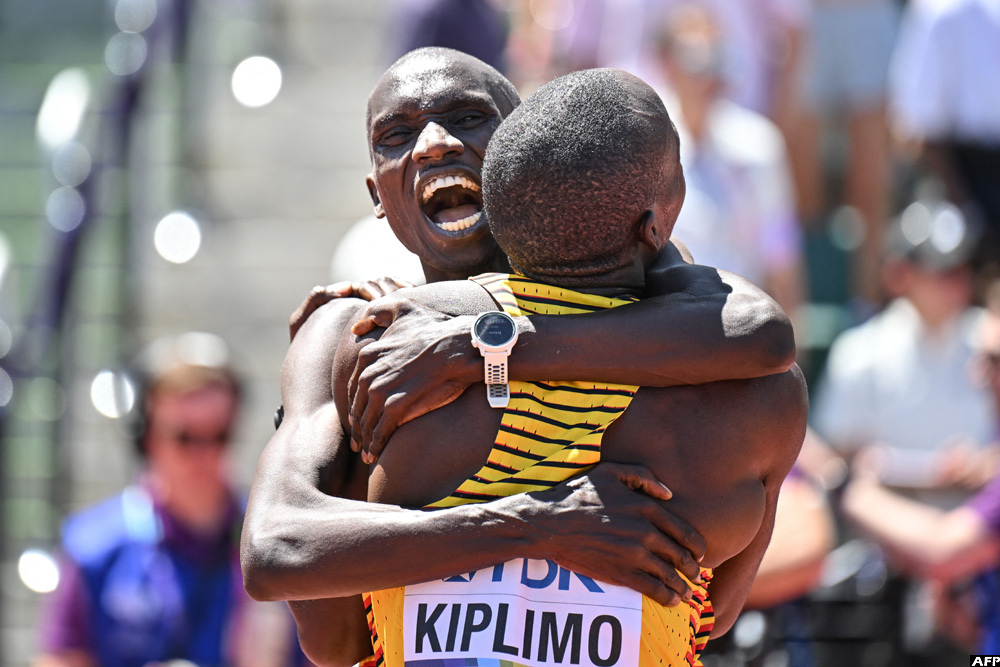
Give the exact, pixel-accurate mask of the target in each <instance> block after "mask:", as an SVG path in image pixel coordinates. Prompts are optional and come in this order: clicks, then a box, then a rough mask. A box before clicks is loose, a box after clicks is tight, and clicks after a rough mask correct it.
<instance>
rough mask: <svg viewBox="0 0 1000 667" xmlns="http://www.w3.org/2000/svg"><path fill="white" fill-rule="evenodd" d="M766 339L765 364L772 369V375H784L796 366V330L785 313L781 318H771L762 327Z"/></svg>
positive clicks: (781, 314)
mask: <svg viewBox="0 0 1000 667" xmlns="http://www.w3.org/2000/svg"><path fill="white" fill-rule="evenodd" d="M761 332H762V334H763V336H764V339H765V345H764V346H763V348H764V358H765V363H766V364H768V366H769V367H770V368H771V374H775V373H784V372H786V371H788V370H790V369H791V367H792V366H793V365H794V364H795V356H796V354H797V350H796V348H795V330H794V329H793V328H792V323H791V321H790V320H789V319H788V316H786V315H785V314H784V312H781V313H780V317H771V318H770V319H768V320H767V321H766V322H765V323H764V324H763V325H762V327H761Z"/></svg>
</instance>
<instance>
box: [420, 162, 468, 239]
mask: <svg viewBox="0 0 1000 667" xmlns="http://www.w3.org/2000/svg"><path fill="white" fill-rule="evenodd" d="M420 209H421V210H422V211H423V212H424V215H426V216H427V217H428V218H429V219H430V220H431V221H433V222H434V224H435V225H437V226H438V228H439V229H442V230H444V231H446V232H457V231H461V230H463V229H468V228H469V227H472V226H473V225H474V224H476V223H477V222H479V218H480V217H481V216H482V213H483V192H482V188H481V187H480V186H479V183H476V182H475V181H473V180H472V179H470V178H468V177H466V176H458V175H451V176H438V177H436V178H433V179H431V180H430V181H428V182H427V184H426V185H424V189H423V191H422V192H421V193H420Z"/></svg>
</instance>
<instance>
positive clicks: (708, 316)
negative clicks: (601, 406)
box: [479, 258, 795, 387]
mask: <svg viewBox="0 0 1000 667" xmlns="http://www.w3.org/2000/svg"><path fill="white" fill-rule="evenodd" d="M660 264H662V266H657V267H654V268H653V269H652V270H651V271H650V273H649V274H647V294H646V297H645V298H644V299H643V300H641V301H639V302H637V303H634V304H630V305H627V306H622V307H620V308H611V309H608V310H603V311H600V312H597V313H592V314H588V315H579V316H544V315H534V316H530V317H526V318H522V319H523V321H522V322H521V323H520V328H521V333H520V336H519V339H518V343H517V346H516V347H515V351H514V354H513V355H512V356H511V363H510V367H511V373H512V377H513V378H514V379H517V380H543V379H546V378H556V377H557V378H560V379H567V380H577V379H579V380H583V379H587V380H598V381H602V382H620V383H628V384H638V385H642V386H646V387H669V386H673V385H678V384H700V383H704V382H714V381H716V380H735V379H744V378H752V377H760V376H763V375H770V374H772V373H780V372H784V371H786V370H788V369H789V368H790V367H791V365H792V363H793V362H794V361H795V343H794V339H793V335H792V328H791V324H790V323H789V321H788V318H787V317H786V315H785V313H784V312H783V311H782V310H781V308H780V307H778V305H777V304H776V303H775V302H774V301H773V300H772V299H771V298H770V297H768V296H767V295H766V294H765V293H764V292H763V291H761V290H760V289H759V288H757V287H755V286H754V285H753V284H752V283H750V282H748V281H746V280H744V279H743V278H740V277H739V276H737V275H735V274H731V273H727V272H725V271H719V270H716V269H713V268H711V267H706V266H699V265H692V264H687V263H685V262H683V261H681V260H680V259H679V258H676V259H673V260H670V261H668V260H667V259H666V258H661V262H660ZM479 365H480V366H481V361H480V363H479ZM479 370H481V369H479Z"/></svg>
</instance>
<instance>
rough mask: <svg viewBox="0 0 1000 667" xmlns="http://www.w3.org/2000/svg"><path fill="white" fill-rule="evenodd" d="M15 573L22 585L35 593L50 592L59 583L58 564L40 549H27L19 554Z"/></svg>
mask: <svg viewBox="0 0 1000 667" xmlns="http://www.w3.org/2000/svg"><path fill="white" fill-rule="evenodd" d="M17 573H18V574H19V575H20V576H21V581H22V582H24V585H25V586H27V587H28V588H29V589H31V590H32V591H34V592H36V593H51V592H52V591H54V590H55V589H56V586H58V585H59V565H58V564H57V563H56V559H55V558H53V557H52V555H51V554H49V553H48V552H46V551H42V550H41V549H28V550H27V551H25V552H24V553H23V554H21V557H20V558H19V559H18V560H17Z"/></svg>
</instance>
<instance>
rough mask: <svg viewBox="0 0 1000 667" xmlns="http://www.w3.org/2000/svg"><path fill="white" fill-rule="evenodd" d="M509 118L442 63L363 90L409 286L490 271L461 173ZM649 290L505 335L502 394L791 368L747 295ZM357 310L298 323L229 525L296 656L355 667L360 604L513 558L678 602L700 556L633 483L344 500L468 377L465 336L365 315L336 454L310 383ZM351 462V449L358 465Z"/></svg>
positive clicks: (395, 69) (681, 528)
mask: <svg viewBox="0 0 1000 667" xmlns="http://www.w3.org/2000/svg"><path fill="white" fill-rule="evenodd" d="M518 103H519V99H518V95H517V92H516V91H515V90H514V88H513V86H511V84H510V83H509V82H508V81H506V79H504V78H503V77H502V76H501V75H500V74H499V73H498V72H496V71H495V70H493V69H492V68H490V67H488V66H486V65H484V64H483V63H481V62H479V61H477V60H475V59H474V58H471V57H469V56H465V55H463V54H460V53H457V52H454V51H449V50H444V49H422V50H419V51H416V52H413V53H411V54H408V55H407V56H404V57H403V58H402V59H401V60H400V61H398V62H397V63H396V64H394V65H393V66H392V67H391V68H390V69H389V71H388V72H386V74H385V75H384V76H383V77H382V78H381V79H380V80H379V83H378V84H377V85H376V87H375V89H374V91H373V92H372V95H371V97H370V99H369V106H368V125H369V145H370V153H371V158H372V164H373V169H372V174H371V176H369V178H368V181H367V182H368V188H369V192H370V194H371V196H372V200H373V203H374V207H375V214H376V215H377V216H378V217H385V218H386V219H387V221H388V223H389V225H390V226H391V227H392V229H393V231H394V233H395V234H396V235H397V236H398V237H399V239H400V241H402V243H403V244H404V245H405V246H406V247H407V248H408V249H409V250H411V251H412V252H414V253H415V254H417V255H418V256H419V257H420V260H421V263H422V266H423V268H424V273H425V276H426V278H427V281H428V282H437V281H441V280H447V279H464V278H467V277H469V276H471V275H476V274H479V273H483V272H488V271H504V272H506V271H509V265H508V264H507V259H506V257H505V255H504V254H503V253H502V252H501V251H500V250H499V248H498V246H497V245H496V242H495V241H494V240H493V238H492V236H491V235H490V231H489V228H488V226H487V225H486V221H485V220H484V217H483V213H482V195H481V181H480V171H481V169H482V164H483V159H484V156H485V152H486V146H487V144H488V142H489V140H490V137H491V136H492V135H493V132H494V130H495V129H496V127H497V126H498V125H499V123H500V121H501V120H502V119H503V118H504V117H505V116H506V115H507V114H508V113H510V111H511V110H513V108H514V107H515V106H517V104H518ZM650 278H651V279H650V280H647V282H648V283H650V284H656V285H658V286H659V287H658V289H659V291H660V293H659V295H656V294H654V293H650V294H648V295H646V296H648V297H649V298H646V299H644V300H643V301H642V302H640V303H636V304H631V305H627V306H622V307H620V308H615V309H613V310H611V311H606V312H601V313H597V314H593V315H582V316H580V317H545V316H532V317H517V318H514V319H515V322H516V326H517V328H518V331H519V339H518V342H517V344H516V346H515V347H514V351H513V354H512V356H511V363H510V368H509V371H510V377H511V378H513V379H526V380H530V379H539V378H545V377H566V378H571V379H572V378H587V379H590V378H594V379H598V380H602V381H608V382H631V383H633V384H641V385H647V386H665V385H672V384H680V383H698V382H707V381H714V380H722V379H729V378H747V377H756V376H763V375H767V374H770V373H777V372H782V371H784V370H786V369H787V368H788V367H789V366H790V365H791V363H792V361H793V357H794V345H793V344H792V341H791V332H790V326H789V325H788V322H787V319H786V318H785V317H784V315H783V313H781V311H780V309H778V308H777V307H776V306H775V305H774V303H773V302H772V301H771V300H770V299H769V298H768V297H766V296H765V295H764V294H763V293H762V292H760V291H759V290H757V289H756V288H754V287H753V286H752V285H749V284H748V283H746V282H745V281H742V280H741V279H739V278H738V277H735V276H730V275H726V274H722V273H720V272H716V271H715V270H714V269H708V268H707V267H697V266H692V265H689V264H686V263H684V262H682V261H680V259H679V253H678V252H677V250H676V248H674V247H673V246H670V247H668V248H667V250H665V252H664V253H663V254H662V256H661V260H660V261H658V262H657V263H656V264H655V265H654V266H653V268H652V269H651V276H650ZM653 278H655V279H653ZM365 305H366V304H364V303H363V302H359V301H358V300H356V299H338V300H336V301H335V302H333V303H331V304H329V305H326V306H324V307H322V308H320V309H319V310H317V311H316V312H315V313H314V314H313V315H312V316H311V317H309V319H308V320H307V321H306V322H305V323H304V324H303V325H302V329H301V332H300V333H299V335H298V336H296V338H295V340H294V341H293V344H292V346H291V348H290V350H289V354H288V356H287V357H286V361H285V367H284V370H283V380H282V385H283V391H282V393H283V399H284V401H285V407H286V409H287V415H286V417H285V420H284V421H283V422H282V424H281V426H280V427H279V429H278V431H277V432H276V433H275V435H274V437H273V438H272V439H271V441H270V442H269V444H268V446H267V448H266V450H265V452H264V453H263V455H262V457H261V461H260V464H259V466H258V472H257V476H256V479H255V481H254V487H253V491H252V494H251V499H250V504H249V509H248V515H247V522H246V525H245V532H244V541H243V566H244V577H245V581H246V585H247V588H248V591H249V592H250V593H251V595H253V596H254V597H256V598H260V599H284V600H290V601H293V602H292V609H293V611H294V612H295V614H296V617H297V620H298V621H299V625H300V636H302V637H303V638H304V639H305V638H308V639H309V640H310V641H309V643H305V644H304V648H305V649H306V651H307V653H308V654H309V655H310V657H312V658H313V659H314V660H316V661H317V662H321V663H323V664H351V663H353V662H355V661H357V660H359V659H361V658H363V657H364V656H366V655H368V654H369V653H370V652H371V644H370V642H368V641H367V637H368V627H367V622H366V621H365V619H364V616H363V615H362V614H361V609H362V605H361V601H360V596H358V595H356V594H357V593H358V592H360V591H365V590H375V589H379V588H386V587H390V586H395V585H401V584H407V583H416V582H419V581H426V580H428V579H434V578H440V577H443V576H448V575H454V574H457V573H460V572H466V573H468V572H471V571H474V570H477V569H479V568H481V567H486V566H489V565H493V564H495V563H498V562H503V561H505V560H509V559H511V558H514V557H519V556H531V555H533V554H541V553H545V554H547V555H548V556H550V557H551V558H552V559H553V560H554V561H555V562H569V561H571V560H574V562H577V563H579V561H580V559H583V560H585V561H587V564H586V565H587V567H588V568H589V570H590V571H593V572H597V573H599V574H600V575H601V576H602V578H603V579H605V580H607V581H612V582H615V583H619V584H622V585H625V586H629V587H631V588H633V589H635V590H638V591H640V592H643V593H645V594H647V595H649V596H650V597H652V598H654V599H657V600H659V601H661V602H663V603H664V604H671V603H676V602H678V601H680V600H681V599H687V598H689V597H690V594H691V593H690V589H689V587H688V585H687V583H686V582H685V581H684V580H683V579H682V578H681V577H680V576H679V575H678V571H679V572H681V573H683V574H684V575H685V576H687V577H688V578H692V577H697V574H698V567H697V562H696V559H697V557H698V556H700V555H701V553H700V552H701V551H702V550H703V548H704V543H703V541H702V540H701V538H700V536H698V535H697V534H696V533H694V531H693V530H692V529H691V528H690V526H688V525H687V524H686V523H684V522H683V521H680V520H679V519H677V518H676V517H673V516H672V515H670V514H668V513H667V512H666V511H665V510H664V509H663V508H662V507H661V506H660V505H659V504H658V503H656V501H655V500H653V499H652V498H651V497H649V496H647V495H645V494H647V493H654V494H655V493H660V492H659V491H657V490H656V489H657V488H659V489H662V485H661V484H660V483H659V482H657V481H656V480H655V479H654V478H653V477H652V476H651V475H650V474H649V473H648V471H646V470H645V469H642V468H640V469H635V468H630V469H629V470H628V471H624V470H622V469H620V468H612V467H608V466H605V465H603V464H602V465H599V466H597V467H596V468H594V469H592V470H591V471H590V472H589V473H587V474H585V475H583V476H580V477H578V478H576V479H575V480H574V481H573V483H571V484H561V485H559V486H557V487H555V488H553V489H552V490H551V491H546V492H540V493H538V494H531V495H521V496H514V497H510V498H505V499H503V500H498V501H495V502H493V503H488V504H485V505H472V506H464V507H456V508H451V509H449V510H447V511H441V512H420V511H414V510H407V509H404V508H402V507H399V506H393V505H384V504H379V505H371V504H366V503H364V502H359V501H363V500H364V499H365V498H366V497H367V494H368V473H369V466H368V465H366V463H368V462H372V461H374V460H375V459H376V458H377V456H378V454H379V452H380V451H381V447H382V446H384V443H385V441H386V440H387V439H388V436H389V434H391V432H392V431H393V430H394V429H395V427H396V426H397V425H399V424H401V423H404V422H406V421H409V420H412V419H413V418H415V417H416V416H419V415H420V414H424V413H426V412H428V411H429V410H432V409H433V408H435V407H438V406H439V405H443V404H445V403H447V402H448V401H450V400H452V399H454V398H455V397H457V396H459V395H461V394H462V393H463V392H464V390H465V389H466V388H467V387H468V386H469V385H470V384H472V383H475V382H481V381H482V379H483V366H482V363H483V362H482V359H481V358H480V356H479V352H478V351H477V350H476V349H474V348H472V346H471V345H470V343H469V338H468V336H469V328H470V324H471V322H470V318H468V317H465V318H462V317H456V318H449V317H446V316H445V315H443V314H441V313H437V312H435V311H431V310H429V309H424V308H421V307H419V306H415V305H413V304H410V303H408V302H406V301H405V300H403V299H400V298H393V297H392V296H390V297H388V298H384V299H382V300H380V301H377V302H375V303H373V304H372V305H371V308H370V310H369V311H368V313H367V315H368V319H369V321H370V322H371V323H373V324H376V325H379V326H384V327H388V330H387V332H386V335H384V336H383V337H382V338H381V340H379V341H378V342H377V343H373V344H370V345H369V346H368V347H366V349H365V352H364V355H363V358H364V363H362V364H359V366H358V370H357V372H356V373H355V380H354V381H353V382H352V391H351V394H352V399H353V405H352V407H351V410H350V419H351V422H352V427H353V432H354V433H353V434H354V441H353V443H352V442H351V441H350V440H349V439H348V436H347V434H346V433H345V430H344V429H343V428H342V427H341V423H340V421H341V420H340V417H339V416H338V411H337V410H336V407H335V406H334V405H333V402H332V389H331V385H330V380H329V378H330V368H332V367H333V365H334V363H336V349H335V347H336V341H337V340H339V337H340V335H341V332H342V331H343V330H344V327H345V326H346V324H347V322H348V320H349V319H350V318H351V317H352V316H353V315H354V314H355V313H356V311H357V309H358V308H360V307H364V306H365ZM304 312H306V313H308V312H309V309H308V308H307V309H306V310H305V311H304ZM403 313H407V317H406V318H401V317H400V316H401V315H402V314H403ZM397 318H398V319H397ZM473 319H474V318H473ZM460 435H461V434H459V436H460ZM352 444H353V448H354V449H358V448H360V447H363V448H364V455H363V456H364V460H363V459H362V456H357V455H355V454H354V453H352V447H351V445H352ZM640 490H641V491H642V492H641V493H640V492H636V491H640ZM529 523H530V525H531V527H532V530H531V531H527V532H526V531H525V530H524V529H525V527H526V525H528V524H529ZM556 536H559V537H558V538H557V537H556ZM595 545H600V547H601V548H599V549H597V548H594V547H595ZM674 568H677V569H676V570H675V569H674Z"/></svg>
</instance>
